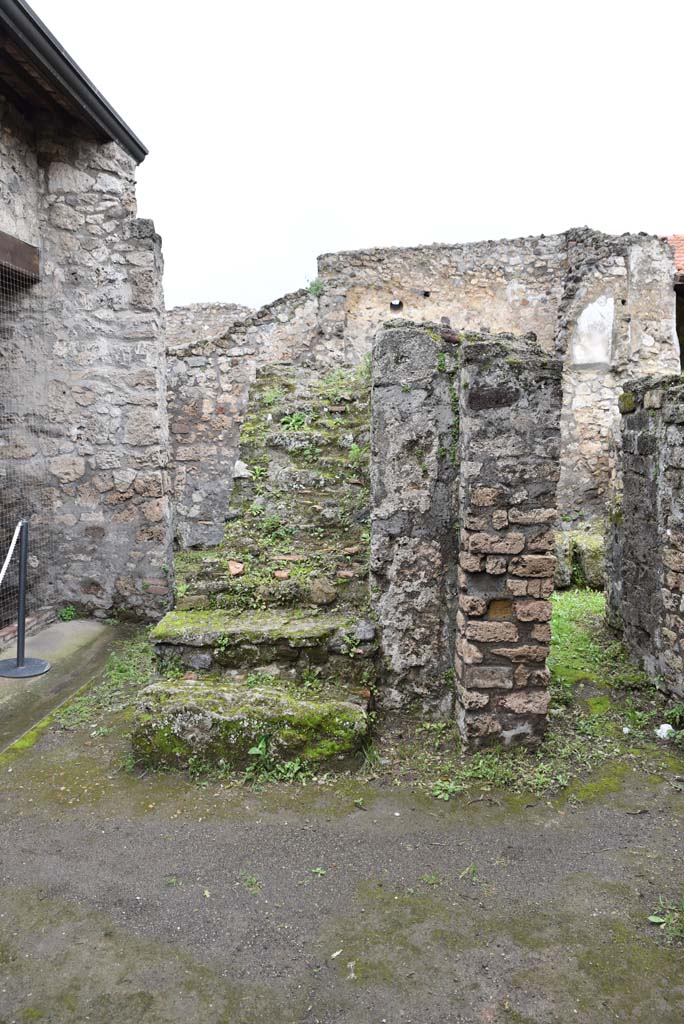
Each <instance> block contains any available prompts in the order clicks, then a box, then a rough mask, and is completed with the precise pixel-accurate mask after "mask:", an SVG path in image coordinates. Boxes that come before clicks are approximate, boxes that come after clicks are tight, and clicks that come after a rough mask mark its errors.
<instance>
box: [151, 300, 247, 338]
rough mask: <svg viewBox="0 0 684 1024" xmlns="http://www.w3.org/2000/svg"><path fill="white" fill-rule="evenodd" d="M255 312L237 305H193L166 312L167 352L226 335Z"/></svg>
mask: <svg viewBox="0 0 684 1024" xmlns="http://www.w3.org/2000/svg"><path fill="white" fill-rule="evenodd" d="M253 312H254V310H253V309H250V308H249V306H239V305H238V304H237V303H236V302H193V303H191V304H190V305H189V306H176V307H175V308H174V309H169V310H167V311H166V344H167V347H168V348H174V347H175V346H176V345H185V344H187V343H188V342H192V341H204V340H205V339H206V338H213V337H214V336H215V335H218V334H223V333H224V332H225V331H227V330H228V328H229V327H231V325H232V324H234V323H235V321H236V320H244V318H245V317H247V316H250V315H251V314H252V313H253Z"/></svg>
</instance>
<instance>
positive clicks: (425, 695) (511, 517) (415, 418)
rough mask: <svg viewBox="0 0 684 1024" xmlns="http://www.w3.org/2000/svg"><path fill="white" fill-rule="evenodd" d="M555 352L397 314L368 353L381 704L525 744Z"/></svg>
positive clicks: (535, 662) (544, 649) (478, 736)
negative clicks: (449, 718)
mask: <svg viewBox="0 0 684 1024" xmlns="http://www.w3.org/2000/svg"><path fill="white" fill-rule="evenodd" d="M561 375H562V361H561V360H560V359H558V358H555V357H552V356H549V355H548V354H546V353H544V352H543V351H542V349H541V348H540V347H539V346H538V345H537V343H536V342H535V341H534V338H533V336H532V337H526V338H514V337H512V336H509V335H486V334H472V333H469V334H464V333H459V332H455V331H452V330H451V329H450V328H447V327H437V326H435V325H431V324H414V323H411V322H409V321H394V322H392V323H390V324H386V325H385V326H384V327H383V328H382V329H381V330H380V331H379V333H378V336H377V338H376V343H375V348H374V352H373V412H372V461H371V522H372V530H371V573H372V599H373V604H374V608H375V611H376V614H377V616H378V619H379V622H380V625H381V630H382V648H383V655H384V672H383V676H382V681H381V685H380V692H379V695H378V698H379V703H380V705H381V706H383V707H386V708H406V707H409V706H416V705H418V706H419V707H421V708H422V710H423V712H424V713H426V714H430V715H440V716H442V717H447V716H449V715H450V714H452V713H453V710H454V708H455V710H456V716H457V719H458V722H459V725H460V728H461V732H462V734H463V737H464V739H466V740H467V741H468V742H470V743H473V744H481V743H486V742H493V741H496V740H501V741H502V742H504V743H506V744H508V743H512V742H524V743H530V744H533V743H536V742H537V741H538V739H539V737H540V736H541V734H542V733H543V731H544V727H545V723H546V710H547V705H548V692H547V688H548V672H547V670H546V665H545V663H546V657H547V654H548V651H549V643H550V639H551V627H550V619H551V603H550V601H549V598H550V595H551V592H552V590H553V575H554V569H555V557H554V555H553V549H554V537H553V523H554V519H555V517H556V510H555V506H556V485H557V482H558V477H559V473H560V466H559V456H560V411H561Z"/></svg>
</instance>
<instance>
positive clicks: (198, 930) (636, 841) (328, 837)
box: [0, 728, 684, 1024]
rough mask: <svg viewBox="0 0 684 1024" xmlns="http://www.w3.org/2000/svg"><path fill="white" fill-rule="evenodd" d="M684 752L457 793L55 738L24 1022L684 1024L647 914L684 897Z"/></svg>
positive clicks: (11, 804) (18, 899)
mask: <svg viewBox="0 0 684 1024" xmlns="http://www.w3.org/2000/svg"><path fill="white" fill-rule="evenodd" d="M678 756H679V757H680V760H679V761H678V760H677V757H674V756H669V757H668V758H667V759H666V761H664V762H663V763H662V765H661V770H660V771H659V772H655V773H654V772H653V771H652V770H650V771H646V770H643V771H640V770H638V769H636V768H635V767H632V768H629V767H625V765H624V764H619V765H615V764H613V765H612V766H610V765H609V766H604V768H603V769H601V770H600V771H599V772H598V773H594V775H593V776H591V781H590V784H589V785H586V786H585V787H584V788H583V789H582V790H581V791H578V790H575V791H574V796H573V797H572V798H571V797H570V796H568V795H567V791H566V794H565V795H562V794H561V795H560V796H556V797H550V798H548V797H542V798H539V797H534V796H530V795H513V794H504V793H499V792H496V791H492V792H490V793H482V794H480V796H479V797H478V795H477V792H476V791H472V790H471V791H470V792H468V793H464V794H461V795H459V796H456V797H454V798H453V799H451V800H450V801H448V802H444V801H439V800H435V799H434V798H432V797H430V796H429V795H426V794H425V793H422V792H417V791H416V792H412V790H411V788H410V784H402V785H393V784H388V783H386V782H384V783H383V782H382V781H379V780H374V781H367V782H364V781H363V780H362V779H355V778H348V777H345V778H342V779H340V780H338V781H337V782H333V783H328V784H325V785H318V784H316V783H315V782H314V783H309V784H308V785H305V786H303V785H301V783H293V784H279V785H271V786H266V787H265V788H264V789H263V791H262V792H253V791H251V790H250V789H249V788H246V787H242V788H224V787H223V786H222V785H221V784H220V783H215V782H208V783H206V782H205V784H204V785H201V786H200V785H198V784H197V783H196V782H191V781H189V780H188V779H187V778H185V777H183V776H181V775H166V776H154V775H152V774H147V775H144V776H142V777H140V776H138V775H136V774H135V773H131V772H130V771H129V772H127V771H125V770H122V769H121V767H120V766H119V765H118V764H117V763H116V759H115V751H114V747H113V745H112V744H111V743H109V742H108V738H107V737H104V739H103V738H101V737H98V738H92V737H91V736H90V734H89V733H88V731H87V730H83V729H81V730H76V731H72V732H66V731H62V730H59V729H55V728H53V729H49V730H47V731H45V732H44V733H43V734H42V735H41V736H40V738H39V739H38V742H37V743H35V745H33V746H31V747H29V748H28V749H25V750H20V751H19V752H17V753H15V754H10V755H5V756H4V758H3V759H2V761H0V889H1V891H0V1021H1V1022H2V1024H10V1022H17V1024H25V1022H28V1021H50V1022H60V1024H61V1022H86V1021H89V1022H95V1024H104V1022H107V1024H117V1022H120V1024H131V1022H144V1024H157V1022H159V1024H162V1022H164V1024H171V1022H177V1021H178V1022H180V1021H182V1022H184V1024H187V1022H198V1024H199V1022H201V1024H214V1022H216V1024H219V1022H220V1024H251V1022H257V1021H259V1022H268V1024H384V1022H386V1024H409V1022H412V1024H475V1022H486V1024H489V1022H493V1024H499V1022H502V1024H503V1022H531V1021H534V1022H536V1024H567V1022H568V1021H578V1022H591V1024H602V1022H604V1021H605V1022H608V1021H629V1022H647V1021H648V1022H651V1021H656V1020H657V1021H659V1022H662V1024H680V1022H681V1021H683V1020H684V948H682V947H681V946H679V947H678V946H676V945H675V946H670V945H668V944H667V943H666V942H665V939H664V937H663V936H662V935H661V933H660V930H659V929H658V928H657V927H656V926H654V925H652V924H649V923H648V920H647V919H648V916H649V914H651V913H652V912H653V910H654V907H655V906H656V905H657V902H658V898H659V897H660V896H661V895H665V896H668V897H673V896H675V895H678V894H679V893H680V887H681V882H682V863H683V861H682V853H683V850H682V821H683V819H684V760H681V755H678ZM578 797H579V798H578Z"/></svg>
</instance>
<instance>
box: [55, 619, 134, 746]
mask: <svg viewBox="0 0 684 1024" xmlns="http://www.w3.org/2000/svg"><path fill="white" fill-rule="evenodd" d="M148 632H149V631H148V630H147V629H141V630H138V631H136V633H135V635H134V636H133V637H131V638H130V639H129V640H126V641H124V642H123V643H121V644H120V645H119V646H117V648H116V649H115V650H114V651H112V653H111V654H110V655H109V658H108V660H107V664H106V666H105V669H104V672H103V675H102V679H101V680H100V682H98V683H96V684H95V685H94V686H92V687H90V688H88V689H84V690H81V691H79V693H77V694H76V695H75V696H74V697H73V698H72V699H71V700H70V701H67V703H66V704H64V705H63V706H62V707H61V708H60V709H59V710H58V711H56V712H55V715H54V721H55V722H57V723H58V724H59V725H61V726H62V728H64V729H78V728H81V727H84V726H96V725H99V727H100V728H106V726H104V725H103V719H104V718H105V717H106V716H108V715H112V714H114V713H115V712H118V711H123V710H125V709H127V708H129V707H130V706H131V705H132V704H133V703H134V701H135V699H136V697H137V696H138V693H139V692H140V690H141V689H142V688H143V687H144V686H147V684H148V683H149V681H150V678H151V676H152V673H153V661H154V653H153V649H152V646H151V644H150V642H149V638H148Z"/></svg>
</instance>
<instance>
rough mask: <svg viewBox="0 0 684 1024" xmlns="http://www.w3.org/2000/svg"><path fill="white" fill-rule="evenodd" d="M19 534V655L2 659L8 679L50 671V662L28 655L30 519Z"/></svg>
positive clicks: (0, 668) (2, 671)
mask: <svg viewBox="0 0 684 1024" xmlns="http://www.w3.org/2000/svg"><path fill="white" fill-rule="evenodd" d="M20 526H21V533H20V535H19V600H18V604H17V657H16V659H14V660H12V659H11V658H9V659H7V660H5V661H0V676H5V678H7V679H29V678H31V677H32V676H42V675H43V674H44V673H45V672H47V671H49V669H50V663H49V662H47V661H43V659H42V658H27V657H26V586H27V583H28V545H29V524H28V519H22V520H21V524H20Z"/></svg>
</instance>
